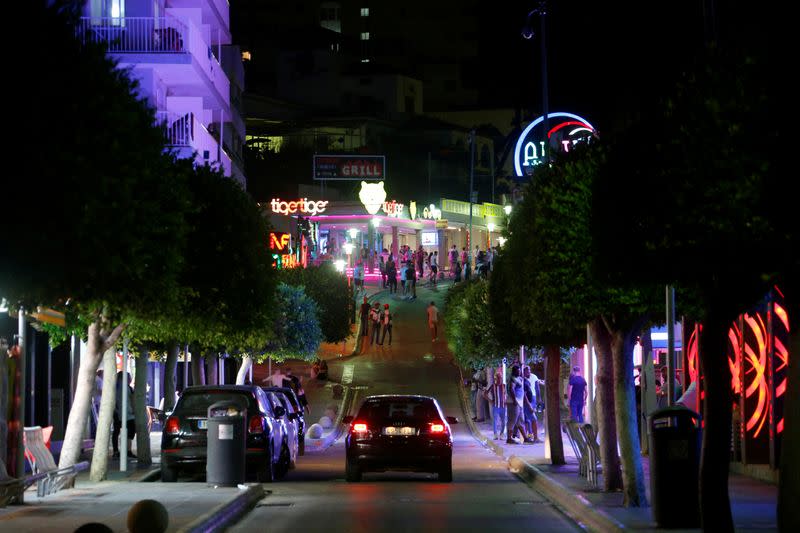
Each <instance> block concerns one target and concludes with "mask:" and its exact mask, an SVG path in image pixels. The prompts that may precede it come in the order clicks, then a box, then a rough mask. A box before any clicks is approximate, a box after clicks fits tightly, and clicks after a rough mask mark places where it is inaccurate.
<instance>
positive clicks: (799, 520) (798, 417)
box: [778, 292, 800, 533]
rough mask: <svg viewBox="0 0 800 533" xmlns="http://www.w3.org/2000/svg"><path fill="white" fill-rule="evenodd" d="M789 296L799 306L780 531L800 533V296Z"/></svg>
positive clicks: (787, 402)
mask: <svg viewBox="0 0 800 533" xmlns="http://www.w3.org/2000/svg"><path fill="white" fill-rule="evenodd" d="M787 296H788V298H787V303H788V302H789V301H790V299H791V300H793V303H794V304H795V305H793V306H791V307H790V308H789V320H794V324H791V323H790V325H793V326H794V328H795V329H794V331H792V332H791V338H790V340H789V368H788V369H787V371H786V379H787V380H788V383H787V384H786V392H785V393H784V394H783V401H784V404H783V405H784V408H783V419H784V429H783V437H782V438H783V441H782V442H781V462H780V471H781V476H780V481H779V483H778V530H779V531H782V532H786V533H788V532H789V531H800V512H798V511H797V502H798V501H800V476H799V475H797V467H798V465H800V333H798V332H797V321H798V319H800V305H797V303H798V300H797V297H798V296H800V293H796V294H791V293H788V292H787Z"/></svg>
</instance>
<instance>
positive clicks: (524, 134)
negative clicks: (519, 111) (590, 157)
mask: <svg viewBox="0 0 800 533" xmlns="http://www.w3.org/2000/svg"><path fill="white" fill-rule="evenodd" d="M551 117H566V118H573V119H575V120H580V121H581V122H583V123H584V124H587V125H588V126H589V127H590V128H592V130H594V129H595V128H594V126H592V125H591V124H590V123H589V121H588V120H586V119H585V118H583V117H580V116H578V115H573V114H572V113H564V112H558V113H548V114H547V119H548V120H550V118H551ZM543 121H544V116H541V117H539V118H537V119H536V120H534V121H533V122H531V123H530V124H528V127H527V128H525V129H524V130H523V131H522V134H521V135H520V136H519V139H517V145H516V146H515V147H514V170H515V171H516V173H517V176H523V175H524V174H523V173H522V166H521V165H520V162H519V153H520V151H521V150H522V145H523V144H524V141H525V139H526V137H527V136H528V134H529V133H530V132H531V130H532V129H533V128H535V127H536V126H537V125H539V124H541V123H542V122H543Z"/></svg>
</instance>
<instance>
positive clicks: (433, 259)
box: [430, 250, 439, 288]
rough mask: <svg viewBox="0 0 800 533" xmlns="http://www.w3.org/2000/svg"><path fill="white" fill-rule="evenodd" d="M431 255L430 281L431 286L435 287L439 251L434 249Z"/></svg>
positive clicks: (437, 274)
mask: <svg viewBox="0 0 800 533" xmlns="http://www.w3.org/2000/svg"><path fill="white" fill-rule="evenodd" d="M430 257H431V282H432V283H433V287H434V288H436V282H437V278H438V277H439V251H438V250H434V251H433V254H432V255H431V256H430Z"/></svg>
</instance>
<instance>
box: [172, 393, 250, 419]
mask: <svg viewBox="0 0 800 533" xmlns="http://www.w3.org/2000/svg"><path fill="white" fill-rule="evenodd" d="M227 400H234V401H242V400H244V402H245V405H247V409H248V410H250V409H253V408H255V405H254V402H253V396H252V394H249V393H247V392H236V391H227V390H226V391H197V392H188V391H187V392H185V393H184V394H183V396H181V398H180V401H179V402H178V405H177V409H176V410H178V409H179V410H181V411H191V412H195V413H196V412H203V413H206V412H208V408H209V407H211V405H212V404H215V403H217V402H222V401H227Z"/></svg>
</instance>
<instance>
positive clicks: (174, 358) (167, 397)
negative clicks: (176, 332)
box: [164, 341, 181, 412]
mask: <svg viewBox="0 0 800 533" xmlns="http://www.w3.org/2000/svg"><path fill="white" fill-rule="evenodd" d="M180 351H181V348H180V346H178V343H177V341H170V342H169V344H167V361H166V363H164V411H165V412H169V411H172V410H173V409H175V387H176V381H175V380H176V378H177V376H176V375H175V374H176V372H177V370H178V355H179V354H180Z"/></svg>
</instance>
